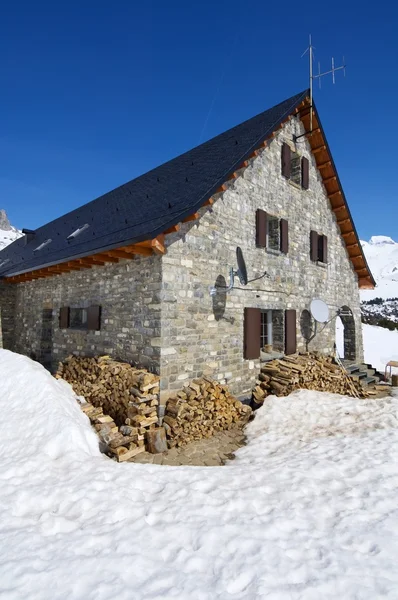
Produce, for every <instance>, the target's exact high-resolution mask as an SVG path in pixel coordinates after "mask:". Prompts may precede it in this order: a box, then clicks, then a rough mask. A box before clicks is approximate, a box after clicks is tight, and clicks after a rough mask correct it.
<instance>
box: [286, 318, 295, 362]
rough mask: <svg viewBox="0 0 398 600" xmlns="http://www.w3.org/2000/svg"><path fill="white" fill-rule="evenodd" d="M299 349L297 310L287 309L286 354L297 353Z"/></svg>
mask: <svg viewBox="0 0 398 600" xmlns="http://www.w3.org/2000/svg"><path fill="white" fill-rule="evenodd" d="M296 350H297V328H296V311H295V310H285V354H295V352H296Z"/></svg>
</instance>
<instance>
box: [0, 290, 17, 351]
mask: <svg viewBox="0 0 398 600" xmlns="http://www.w3.org/2000/svg"><path fill="white" fill-rule="evenodd" d="M15 298H16V287H15V285H12V284H9V283H4V282H2V281H0V348H5V349H6V350H12V349H13V347H14V327H15V320H14V316H15Z"/></svg>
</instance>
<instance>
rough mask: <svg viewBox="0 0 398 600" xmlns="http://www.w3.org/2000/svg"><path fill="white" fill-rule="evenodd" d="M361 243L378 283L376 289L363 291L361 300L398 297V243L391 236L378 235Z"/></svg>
mask: <svg viewBox="0 0 398 600" xmlns="http://www.w3.org/2000/svg"><path fill="white" fill-rule="evenodd" d="M361 244H362V248H363V251H364V253H365V256H366V260H367V261H368V264H369V267H370V270H371V271H372V274H373V276H374V278H375V280H376V283H377V287H376V288H375V289H374V290H362V291H361V300H371V299H372V298H376V297H380V298H393V297H398V243H397V242H395V241H394V240H393V239H391V238H390V237H386V236H383V235H376V236H373V237H371V238H370V240H369V242H361Z"/></svg>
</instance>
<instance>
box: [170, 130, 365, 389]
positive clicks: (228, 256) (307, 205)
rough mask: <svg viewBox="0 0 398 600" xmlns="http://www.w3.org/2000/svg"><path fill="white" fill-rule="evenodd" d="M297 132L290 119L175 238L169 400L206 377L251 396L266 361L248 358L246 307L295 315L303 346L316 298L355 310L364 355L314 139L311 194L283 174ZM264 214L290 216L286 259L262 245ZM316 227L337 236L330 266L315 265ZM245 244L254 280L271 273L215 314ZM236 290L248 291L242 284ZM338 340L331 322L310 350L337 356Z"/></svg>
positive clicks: (301, 147) (350, 273)
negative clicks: (306, 314) (305, 319)
mask: <svg viewBox="0 0 398 600" xmlns="http://www.w3.org/2000/svg"><path fill="white" fill-rule="evenodd" d="M294 133H295V134H296V135H300V134H301V133H303V127H302V124H301V122H300V121H298V120H296V119H292V120H291V121H289V122H288V124H287V125H286V126H285V127H284V128H283V129H282V131H281V132H280V134H279V135H278V136H277V137H276V139H274V140H273V141H272V143H271V144H270V146H269V147H267V148H265V149H264V150H263V151H262V153H261V155H260V156H258V157H256V158H254V159H253V160H252V161H251V165H250V166H249V167H248V168H246V169H245V170H244V171H243V172H242V174H241V176H240V177H238V178H237V179H236V180H235V181H234V182H231V184H230V187H229V189H228V190H227V191H225V192H224V193H223V194H221V195H219V197H218V199H217V201H216V202H215V204H214V205H213V206H212V207H209V208H203V209H201V218H200V220H198V221H197V222H196V223H195V224H192V223H189V224H185V225H183V226H182V228H181V230H180V231H179V232H178V233H174V234H172V235H170V236H168V237H167V254H166V255H165V256H164V257H163V291H162V349H161V368H160V372H161V377H162V379H161V387H162V389H163V390H164V392H165V395H167V391H168V390H174V389H178V388H179V387H180V386H181V384H182V383H183V381H184V380H185V379H191V378H192V377H198V376H200V375H201V374H202V373H205V374H209V375H211V376H213V377H215V378H217V379H218V380H220V381H226V382H227V383H228V384H229V385H230V386H231V388H232V390H233V391H234V392H235V393H236V394H242V395H244V394H246V393H248V392H249V391H250V389H251V387H252V384H253V383H254V380H255V378H256V375H257V373H258V370H259V364H258V362H256V361H250V360H244V358H243V314H244V308H245V307H256V308H262V309H282V310H285V309H290V308H291V309H295V310H296V311H297V343H298V349H299V350H305V349H306V340H305V338H304V336H303V335H302V332H301V328H300V321H301V314H302V311H304V310H306V309H308V307H309V305H310V302H311V299H312V298H314V297H318V298H321V299H323V300H324V301H325V302H327V304H328V306H329V308H330V309H331V311H333V310H334V309H337V308H339V307H341V306H342V305H347V306H348V307H349V308H350V309H351V310H352V312H353V314H354V319H355V325H356V327H355V330H356V340H355V345H356V358H357V360H361V359H362V355H363V349H362V334H361V317H360V300H359V292H358V281H357V276H356V274H355V272H354V269H353V267H352V264H351V262H350V261H349V258H348V254H347V251H346V248H345V245H344V241H343V239H342V237H341V234H340V229H339V227H338V225H337V222H336V217H335V215H334V213H333V212H332V210H331V208H330V203H329V200H328V197H327V194H326V191H325V189H324V186H323V184H322V179H321V176H320V174H319V172H318V170H317V169H316V168H315V160H314V158H313V155H312V153H311V150H310V146H309V144H308V142H307V141H306V139H305V138H300V141H299V142H298V143H297V151H298V152H299V153H300V154H301V155H302V156H306V157H307V158H308V159H309V161H310V185H309V189H308V190H302V189H301V188H300V187H299V186H297V185H296V184H294V183H292V182H291V181H288V180H286V179H285V178H284V177H283V176H282V175H281V146H282V143H283V142H285V141H286V142H287V143H289V144H291V146H292V148H294V146H293V144H292V142H291V140H292V138H293V134H294ZM258 208H261V209H263V210H265V211H266V212H267V213H269V214H270V215H273V216H276V217H279V218H284V219H287V220H288V223H289V252H288V254H287V255H284V254H280V253H279V252H277V251H276V252H275V251H271V250H270V251H267V250H264V249H263V248H257V247H256V243H255V237H256V235H255V221H256V210H257V209H258ZM311 230H315V231H317V232H318V233H320V234H323V235H327V236H328V264H327V265H323V264H318V263H313V262H311V260H310V231H311ZM236 246H240V247H241V248H242V250H243V254H244V256H245V260H246V264H247V268H248V275H249V279H253V278H255V277H257V276H259V275H261V274H262V273H263V272H264V271H267V273H268V277H266V278H263V279H260V280H259V281H256V282H253V283H249V285H248V286H247V288H245V289H234V290H233V291H232V292H230V293H228V294H227V296H226V298H225V295H223V294H218V295H217V296H218V299H219V302H220V304H221V309H219V310H218V311H217V312H216V311H215V310H214V299H213V298H211V296H210V295H209V288H210V286H214V285H215V283H216V280H218V281H220V277H221V280H222V278H225V279H228V272H229V266H234V267H236V259H235V250H236ZM236 285H237V288H242V286H240V284H239V283H238V282H237V284H236ZM223 303H224V304H225V306H222V305H223ZM319 329H322V327H320V328H319ZM334 342H335V325H334V322H332V323H331V324H330V325H328V326H326V327H325V328H324V329H323V331H321V332H320V333H319V334H318V335H317V337H316V338H315V339H314V340H313V341H312V342H311V343H310V344H309V349H310V350H315V349H318V350H321V351H323V352H327V353H330V352H333V349H334Z"/></svg>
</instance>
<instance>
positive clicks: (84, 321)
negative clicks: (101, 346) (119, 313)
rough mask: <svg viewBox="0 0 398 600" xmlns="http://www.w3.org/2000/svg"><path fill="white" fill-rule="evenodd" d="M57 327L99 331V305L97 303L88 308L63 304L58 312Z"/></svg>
mask: <svg viewBox="0 0 398 600" xmlns="http://www.w3.org/2000/svg"><path fill="white" fill-rule="evenodd" d="M59 327H60V329H68V328H69V329H84V330H86V329H87V330H88V331H99V330H100V329H101V306H99V305H98V304H95V305H93V306H89V307H88V308H72V307H69V306H63V307H62V308H61V309H60V312H59Z"/></svg>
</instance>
